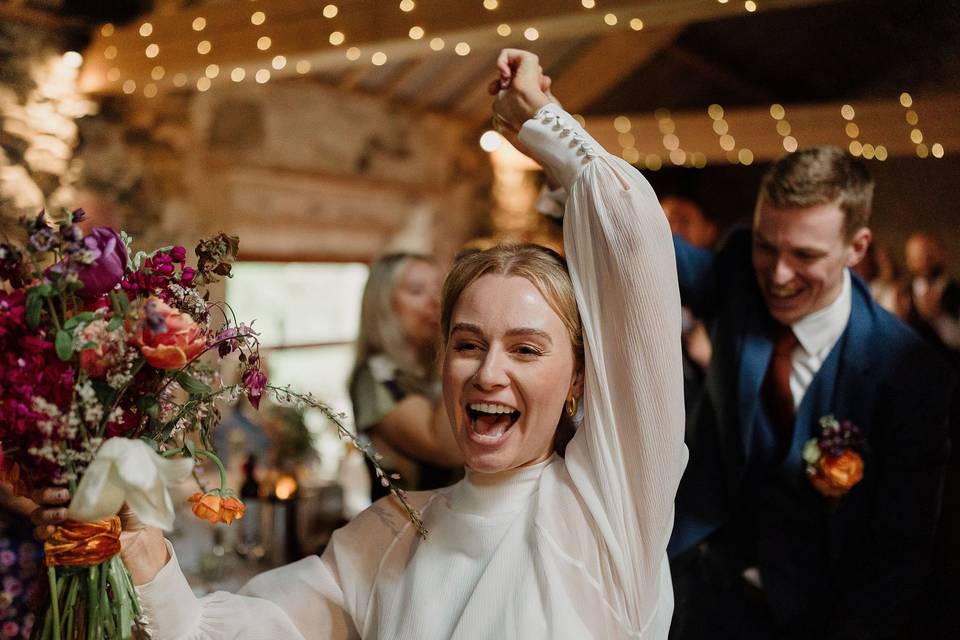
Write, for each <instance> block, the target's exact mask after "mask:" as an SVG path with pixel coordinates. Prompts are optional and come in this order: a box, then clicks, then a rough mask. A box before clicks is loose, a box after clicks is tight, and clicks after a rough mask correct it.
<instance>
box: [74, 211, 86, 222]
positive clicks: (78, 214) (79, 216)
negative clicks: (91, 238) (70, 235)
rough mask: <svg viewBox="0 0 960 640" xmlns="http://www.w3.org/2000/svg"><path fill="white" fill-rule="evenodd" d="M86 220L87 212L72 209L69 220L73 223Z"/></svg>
mask: <svg viewBox="0 0 960 640" xmlns="http://www.w3.org/2000/svg"><path fill="white" fill-rule="evenodd" d="M86 218H87V212H86V211H84V210H83V209H74V210H73V213H71V214H70V220H71V221H73V222H83V221H84V220H86Z"/></svg>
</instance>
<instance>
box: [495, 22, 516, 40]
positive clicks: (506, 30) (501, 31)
mask: <svg viewBox="0 0 960 640" xmlns="http://www.w3.org/2000/svg"><path fill="white" fill-rule="evenodd" d="M512 32H513V29H511V28H510V25H508V24H506V23H504V24H501V25H498V26H497V34H498V35H500V36H503V37H504V38H506V37H507V36H508V35H510V34H511V33H512Z"/></svg>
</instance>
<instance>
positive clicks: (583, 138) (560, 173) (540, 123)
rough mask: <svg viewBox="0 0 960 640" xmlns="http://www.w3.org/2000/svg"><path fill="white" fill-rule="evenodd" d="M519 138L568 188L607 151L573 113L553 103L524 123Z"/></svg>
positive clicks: (544, 106)
mask: <svg viewBox="0 0 960 640" xmlns="http://www.w3.org/2000/svg"><path fill="white" fill-rule="evenodd" d="M519 137H520V142H522V143H523V144H524V146H526V147H527V148H528V149H530V151H531V152H532V153H533V155H534V157H535V158H536V159H537V160H539V161H540V163H541V164H544V165H546V166H545V167H544V169H545V170H547V171H549V172H550V173H551V174H552V175H553V176H554V177H555V178H556V179H557V180H558V181H559V182H560V185H561V186H562V187H563V188H564V189H566V190H567V191H570V187H572V186H573V183H574V182H576V180H577V176H579V175H580V171H581V170H582V169H583V167H584V166H586V165H587V163H589V162H590V161H591V160H593V158H595V157H596V156H597V155H599V154H601V153H606V152H605V151H604V150H603V148H602V147H601V146H600V145H599V144H598V143H597V141H596V140H594V139H593V137H591V136H590V134H588V133H587V132H586V130H585V129H584V128H583V127H581V126H580V123H578V122H577V121H576V120H574V118H573V116H571V115H570V114H569V113H567V112H566V111H564V110H563V109H562V108H561V107H560V106H559V105H557V104H555V103H552V102H551V103H548V104H545V105H543V106H542V107H540V109H539V110H538V111H537V113H536V115H534V116H533V117H532V118H530V119H529V120H527V121H526V122H525V123H523V127H521V129H520V134H519Z"/></svg>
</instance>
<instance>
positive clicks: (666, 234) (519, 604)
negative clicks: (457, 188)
mask: <svg viewBox="0 0 960 640" xmlns="http://www.w3.org/2000/svg"><path fill="white" fill-rule="evenodd" d="M520 138H521V141H522V142H523V143H524V144H525V145H527V146H528V147H529V148H530V149H532V150H533V151H534V153H535V154H536V155H537V156H538V157H540V158H541V159H542V160H543V162H544V164H545V168H546V169H547V170H548V171H550V172H551V173H552V174H553V176H554V177H555V178H556V179H557V180H559V182H560V183H561V184H562V185H563V186H564V187H565V188H566V189H567V191H568V192H569V199H568V202H567V206H566V214H565V219H564V243H565V250H566V257H567V261H568V264H569V268H570V274H571V277H572V278H573V282H574V286H575V288H576V294H577V303H578V305H579V307H580V313H581V317H582V320H583V332H584V342H585V349H586V362H585V391H584V400H583V412H584V413H583V423H582V426H581V427H580V429H579V431H578V432H577V434H576V436H575V437H574V438H573V440H572V441H571V442H570V444H569V446H568V447H567V450H566V458H565V459H561V458H559V457H556V456H554V457H553V458H551V459H550V460H548V461H546V462H544V463H541V464H538V465H535V466H530V467H523V468H520V469H515V470H512V471H509V472H504V473H500V474H493V475H484V474H478V473H473V472H468V473H467V476H466V478H465V479H464V480H462V481H461V482H460V483H458V484H456V485H454V486H452V487H449V488H447V489H442V490H439V491H431V492H425V493H419V494H411V499H412V501H413V502H414V503H415V506H418V507H420V508H421V509H422V511H423V518H424V522H425V524H426V526H427V528H428V529H429V530H430V536H429V537H428V538H427V539H426V540H422V539H420V538H419V537H418V536H417V533H416V530H415V529H414V527H413V526H412V525H411V524H410V523H409V522H408V520H407V518H406V516H405V515H404V513H403V511H402V510H401V509H399V508H397V507H396V506H395V504H393V503H391V502H390V499H389V498H388V499H386V500H381V501H379V502H378V503H377V504H375V505H374V506H373V507H371V508H370V509H367V510H366V511H365V512H363V513H362V514H361V515H359V516H358V517H357V518H355V519H354V520H353V521H352V522H351V523H350V524H348V525H347V526H345V527H344V528H343V529H340V530H339V531H337V532H336V533H335V534H334V536H333V539H332V541H331V543H330V545H329V546H328V547H327V549H326V551H325V552H324V554H323V557H321V558H318V557H316V556H314V557H311V558H306V559H304V560H301V561H299V562H296V563H294V564H291V565H289V566H286V567H282V568H279V569H276V570H273V571H270V572H267V573H265V574H262V575H260V576H258V577H257V578H255V579H253V580H252V581H251V582H250V583H249V584H248V585H247V586H245V587H244V588H243V590H242V591H241V592H240V593H239V594H236V595H235V594H230V593H222V592H221V593H214V594H212V595H209V596H207V597H205V598H202V599H197V598H195V597H194V595H193V593H192V592H191V591H190V588H189V586H188V585H187V583H186V581H185V579H184V577H183V574H182V573H181V571H180V568H179V566H178V564H177V562H176V559H175V558H174V559H173V560H172V561H171V562H169V563H168V564H167V565H166V566H165V567H164V568H163V569H162V570H161V571H160V573H159V574H158V575H157V576H156V578H155V579H154V580H153V581H152V582H150V583H148V584H146V585H143V586H141V587H138V592H139V594H140V597H141V599H142V601H143V605H144V610H145V612H146V615H147V618H148V621H149V627H150V629H151V631H152V633H153V637H154V638H155V639H156V640H168V639H169V640H173V639H176V640H200V639H211V640H213V639H221V638H223V639H225V638H242V639H254V638H255V639H262V640H275V639H277V638H291V639H309V640H313V639H317V640H321V639H337V640H339V639H343V638H358V637H362V638H369V639H374V638H379V639H383V640H441V639H443V640H445V639H448V638H456V639H458V640H461V639H462V640H465V639H471V640H472V639H490V640H494V639H495V640H509V639H518V640H519V639H523V640H531V639H538V638H543V639H552V640H556V639H561V638H577V639H582V638H601V639H604V640H609V639H613V638H666V637H667V631H668V629H669V626H670V619H671V615H672V613H673V590H672V585H671V580H670V570H669V565H668V564H667V557H666V547H667V541H668V539H669V537H670V531H671V528H672V525H673V508H674V506H673V503H674V495H675V493H676V489H677V485H678V484H679V481H680V476H681V474H682V473H683V469H684V466H685V464H686V459H687V453H686V448H685V446H684V444H683V431H684V426H683V425H684V415H683V412H684V408H683V376H682V372H681V362H680V298H679V292H678V287H677V276H676V265H675V261H674V252H673V244H672V241H671V237H670V230H669V228H668V225H667V221H666V219H665V217H664V215H663V213H662V211H661V209H660V206H659V204H658V202H657V198H656V195H655V194H654V192H653V190H652V189H651V187H650V185H649V184H648V183H647V181H646V180H645V179H644V178H643V177H642V176H641V175H640V173H639V172H638V171H637V170H636V169H634V168H633V167H631V166H630V165H629V164H627V163H626V162H624V161H622V160H620V159H619V158H616V157H614V156H612V155H610V154H608V153H607V152H605V151H604V150H603V149H601V148H600V147H599V145H597V143H596V142H595V141H594V140H593V139H592V138H591V137H590V136H589V135H588V134H587V133H586V132H585V131H583V130H582V129H581V128H580V127H579V126H578V125H577V123H576V122H575V121H574V119H573V118H572V117H571V116H570V115H569V114H567V113H566V112H565V111H563V110H562V109H560V108H559V107H557V106H556V105H547V106H546V107H544V108H542V109H541V110H540V111H539V112H538V114H537V116H536V117H535V118H532V119H531V120H529V121H527V122H526V123H525V124H524V126H523V129H522V131H521V134H520Z"/></svg>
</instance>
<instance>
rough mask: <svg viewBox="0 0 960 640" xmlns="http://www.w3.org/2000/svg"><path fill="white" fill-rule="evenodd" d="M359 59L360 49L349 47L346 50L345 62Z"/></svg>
mask: <svg viewBox="0 0 960 640" xmlns="http://www.w3.org/2000/svg"><path fill="white" fill-rule="evenodd" d="M359 59H360V49H359V48H358V47H350V48H349V49H347V60H350V61H353V60H359Z"/></svg>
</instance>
